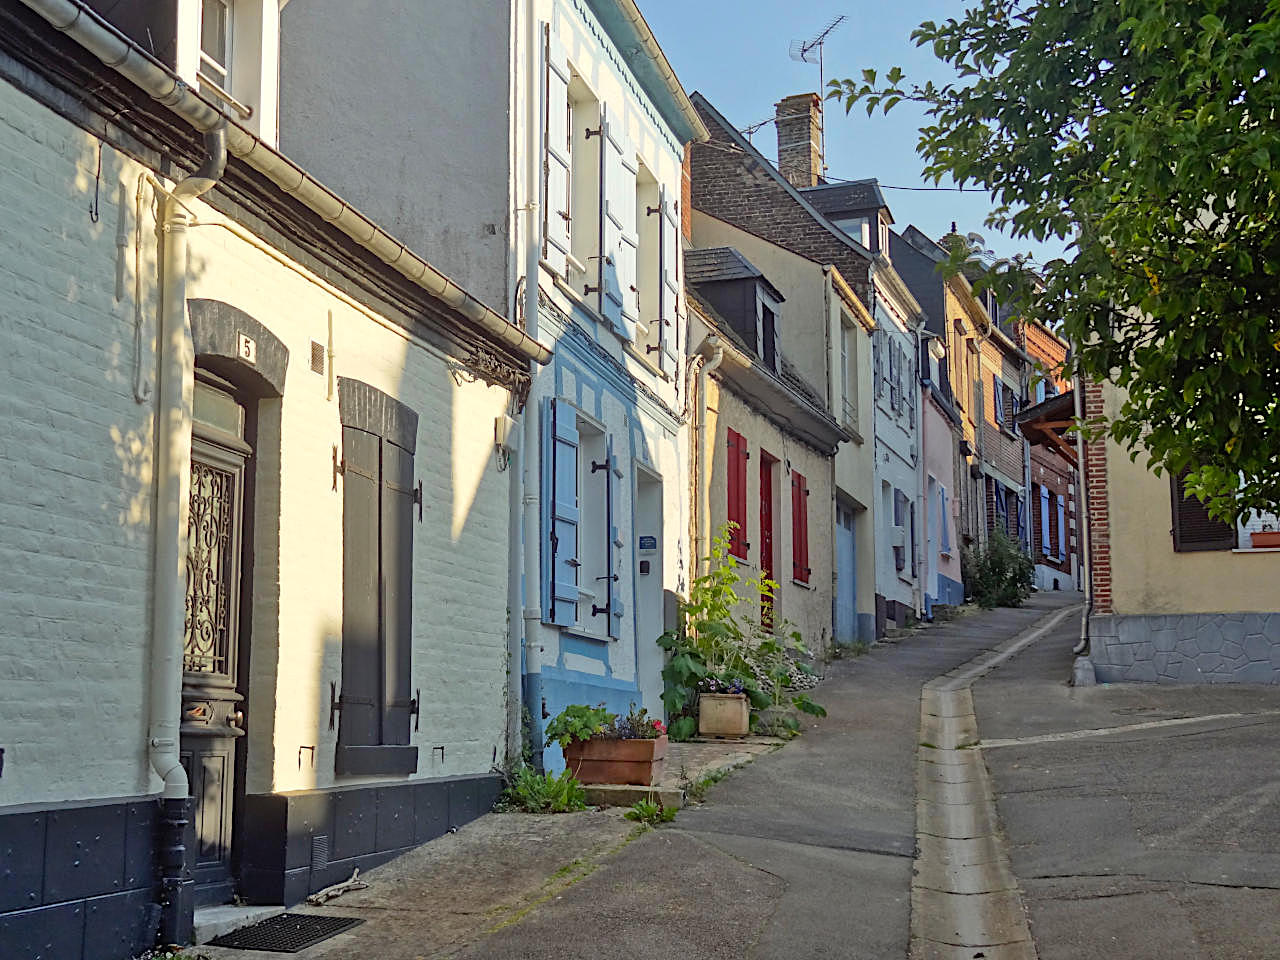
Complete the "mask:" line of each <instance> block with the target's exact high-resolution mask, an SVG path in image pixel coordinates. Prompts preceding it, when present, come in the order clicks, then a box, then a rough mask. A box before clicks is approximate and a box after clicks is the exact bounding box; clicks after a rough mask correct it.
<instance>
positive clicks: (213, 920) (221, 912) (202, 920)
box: [194, 904, 285, 944]
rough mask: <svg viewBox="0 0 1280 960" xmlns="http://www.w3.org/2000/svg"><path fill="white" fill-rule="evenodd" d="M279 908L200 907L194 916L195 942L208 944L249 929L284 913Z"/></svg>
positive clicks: (283, 909)
mask: <svg viewBox="0 0 1280 960" xmlns="http://www.w3.org/2000/svg"><path fill="white" fill-rule="evenodd" d="M284 911H285V908H284V907H282V906H279V907H244V906H236V905H235V904H226V905H225V906H218V907H200V908H198V909H197V910H196V916H195V934H194V937H195V942H196V943H197V944H201V943H208V942H209V941H210V940H214V939H216V938H218V937H220V936H222V935H223V934H224V933H231V932H232V931H235V930H239V929H241V928H242V927H249V926H252V925H253V924H255V923H259V922H260V921H262V920H270V919H271V918H272V917H278V916H279V915H280V914H282V913H284Z"/></svg>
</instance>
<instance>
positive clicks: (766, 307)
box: [756, 295, 778, 373]
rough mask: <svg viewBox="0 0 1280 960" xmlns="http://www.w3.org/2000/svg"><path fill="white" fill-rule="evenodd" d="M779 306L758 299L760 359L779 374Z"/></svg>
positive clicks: (757, 332)
mask: <svg viewBox="0 0 1280 960" xmlns="http://www.w3.org/2000/svg"><path fill="white" fill-rule="evenodd" d="M777 310H778V304H776V303H774V302H773V301H772V300H766V299H765V298H764V296H763V295H757V298H756V342H757V343H758V344H759V345H760V359H761V360H763V361H764V365H765V366H766V367H768V368H769V369H770V370H772V371H773V372H774V373H777V372H778V313H777Z"/></svg>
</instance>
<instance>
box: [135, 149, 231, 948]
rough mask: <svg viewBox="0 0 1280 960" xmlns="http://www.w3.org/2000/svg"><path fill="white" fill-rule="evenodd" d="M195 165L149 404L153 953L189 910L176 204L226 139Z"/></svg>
mask: <svg viewBox="0 0 1280 960" xmlns="http://www.w3.org/2000/svg"><path fill="white" fill-rule="evenodd" d="M204 144H205V158H204V161H203V162H202V163H201V164H200V168H199V169H198V170H196V171H195V173H193V174H191V175H190V176H189V177H187V178H186V179H185V180H182V181H181V182H180V183H179V184H178V185H177V186H176V187H174V188H173V191H172V192H171V193H170V194H169V195H168V196H166V197H165V198H164V201H163V223H162V228H161V229H162V232H163V234H164V251H163V254H162V255H161V258H160V289H161V299H160V324H159V325H160V330H159V352H160V357H159V369H158V371H157V373H158V377H157V379H158V385H157V387H158V389H157V394H156V519H155V548H154V576H155V600H154V603H153V605H152V621H151V684H150V685H151V703H150V716H149V722H148V725H147V749H148V753H149V756H150V760H151V766H152V769H154V770H155V772H156V773H157V774H158V775H159V777H160V778H161V780H163V782H164V788H163V790H162V792H161V794H160V797H161V800H160V805H161V813H160V836H159V840H158V846H159V851H160V856H159V859H160V889H161V908H162V909H161V919H160V930H161V938H162V942H163V943H186V942H188V940H189V939H190V935H191V926H192V916H193V913H194V909H195V904H194V899H193V896H194V893H193V886H192V885H193V881H192V880H190V879H189V878H187V877H186V868H185V860H186V850H185V848H184V838H185V832H186V826H187V821H188V816H189V802H190V801H189V794H190V787H189V785H188V783H187V773H186V770H184V769H183V767H182V764H181V762H180V760H179V752H178V751H179V737H180V733H181V724H182V644H183V631H184V622H185V613H186V584H187V571H186V562H187V522H188V515H189V513H190V499H189V498H190V495H191V494H190V489H191V404H192V396H193V394H194V392H195V348H194V346H193V344H192V341H191V328H190V325H189V323H188V321H187V224H188V222H189V221H190V216H189V215H188V213H187V211H186V209H185V207H184V206H183V201H184V200H194V199H195V198H197V197H199V196H200V195H201V194H203V193H206V192H207V191H209V190H210V189H211V188H212V187H213V185H214V184H215V183H217V182H218V180H219V179H220V178H221V177H222V173H223V170H224V169H225V168H226V164H227V141H226V130H225V128H224V127H223V126H221V125H220V126H218V127H215V128H214V129H213V130H211V131H209V132H208V133H206V134H205V135H204Z"/></svg>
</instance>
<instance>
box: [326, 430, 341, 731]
mask: <svg viewBox="0 0 1280 960" xmlns="http://www.w3.org/2000/svg"><path fill="white" fill-rule="evenodd" d="M335 449H337V448H336V447H335ZM341 709H342V699H341V698H340V697H339V696H338V685H337V684H336V683H334V682H333V681H332V680H330V681H329V729H330V730H332V729H333V722H334V719H335V718H336V717H337V715H338V711H339V710H341Z"/></svg>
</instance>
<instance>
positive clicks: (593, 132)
mask: <svg viewBox="0 0 1280 960" xmlns="http://www.w3.org/2000/svg"><path fill="white" fill-rule="evenodd" d="M603 133H604V124H601V125H600V126H598V127H594V128H592V127H587V133H586V136H585V137H584V138H583V139H584V140H590V139H591V138H592V137H598V136H600V135H601V134H603Z"/></svg>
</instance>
